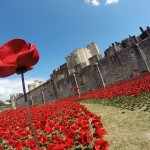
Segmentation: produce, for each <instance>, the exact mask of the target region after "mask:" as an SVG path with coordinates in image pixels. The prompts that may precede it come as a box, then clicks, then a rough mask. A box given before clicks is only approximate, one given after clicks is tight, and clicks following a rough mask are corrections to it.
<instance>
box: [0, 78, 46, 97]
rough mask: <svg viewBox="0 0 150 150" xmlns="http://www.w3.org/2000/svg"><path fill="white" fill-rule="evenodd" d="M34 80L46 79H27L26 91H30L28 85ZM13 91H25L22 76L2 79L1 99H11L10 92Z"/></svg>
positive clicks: (0, 87) (0, 86)
mask: <svg viewBox="0 0 150 150" xmlns="http://www.w3.org/2000/svg"><path fill="white" fill-rule="evenodd" d="M34 80H41V81H45V79H39V78H36V79H35V78H34V79H33V78H27V79H25V85H26V91H28V88H27V85H28V84H30V83H33V82H34ZM13 93H23V89H22V82H21V78H14V79H0V99H1V100H6V99H9V98H10V94H13Z"/></svg>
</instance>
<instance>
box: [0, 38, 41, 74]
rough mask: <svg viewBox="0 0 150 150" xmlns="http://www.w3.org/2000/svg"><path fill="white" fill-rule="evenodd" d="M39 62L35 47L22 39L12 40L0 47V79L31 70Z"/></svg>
mask: <svg viewBox="0 0 150 150" xmlns="http://www.w3.org/2000/svg"><path fill="white" fill-rule="evenodd" d="M38 60H39V53H38V51H37V49H36V46H35V45H34V44H32V43H27V42H26V41H25V40H23V39H13V40H11V41H8V42H7V43H5V44H4V45H2V46H1V47H0V77H7V76H10V75H13V74H14V73H17V74H20V73H24V72H26V71H29V70H31V69H32V66H33V65H35V64H36V63H37V62H38Z"/></svg>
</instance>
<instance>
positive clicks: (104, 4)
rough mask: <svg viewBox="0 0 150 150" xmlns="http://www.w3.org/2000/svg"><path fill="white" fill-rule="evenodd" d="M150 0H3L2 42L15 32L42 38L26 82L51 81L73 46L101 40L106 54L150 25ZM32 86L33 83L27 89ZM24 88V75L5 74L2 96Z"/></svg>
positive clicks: (33, 40) (0, 82) (0, 87)
mask: <svg viewBox="0 0 150 150" xmlns="http://www.w3.org/2000/svg"><path fill="white" fill-rule="evenodd" d="M149 6H150V0H0V46H2V45H3V44H4V43H5V42H7V41H9V40H11V39H13V38H23V39H24V40H26V41H27V42H31V43H34V44H36V47H37V49H38V51H39V53H40V59H39V62H38V63H37V64H36V65H35V66H34V69H33V70H31V71H29V72H27V73H25V81H26V87H27V85H28V84H29V83H32V82H33V80H43V81H46V80H48V79H49V78H50V74H52V72H53V70H54V69H57V68H59V67H60V66H61V65H62V64H64V63H65V57H66V56H67V55H69V54H70V53H71V52H72V51H73V50H75V49H77V48H81V47H86V46H87V45H88V44H89V43H91V42H95V43H96V44H97V46H98V48H99V51H100V53H101V54H102V55H103V54H104V51H105V50H106V49H107V48H108V47H109V46H110V45H111V43H114V42H121V40H123V39H125V38H127V37H128V36H129V35H136V36H138V35H139V34H140V33H141V32H140V30H139V27H140V26H141V27H143V29H146V26H150V9H149ZM26 90H27V91H28V89H26ZM18 92H22V86H21V77H20V76H19V75H12V76H10V77H7V78H0V99H3V100H5V99H9V95H10V94H12V93H18Z"/></svg>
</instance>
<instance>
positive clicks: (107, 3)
mask: <svg viewBox="0 0 150 150" xmlns="http://www.w3.org/2000/svg"><path fill="white" fill-rule="evenodd" d="M118 2H119V0H106V3H105V5H110V4H115V3H118Z"/></svg>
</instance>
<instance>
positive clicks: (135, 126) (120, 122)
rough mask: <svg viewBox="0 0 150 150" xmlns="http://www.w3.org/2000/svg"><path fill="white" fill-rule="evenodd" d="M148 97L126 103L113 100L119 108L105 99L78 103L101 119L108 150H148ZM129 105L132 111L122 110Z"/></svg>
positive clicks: (149, 124)
mask: <svg viewBox="0 0 150 150" xmlns="http://www.w3.org/2000/svg"><path fill="white" fill-rule="evenodd" d="M145 97H147V98H145ZM148 97H149V93H148V95H147V94H142V95H140V96H138V97H136V98H133V97H132V100H131V97H127V98H126V103H124V101H123V98H122V97H121V98H120V100H119V98H117V99H114V100H115V101H116V102H115V103H116V104H118V103H119V105H116V106H119V107H118V108H117V107H115V106H114V105H115V104H114V103H112V100H109V101H110V102H108V101H107V100H106V99H105V100H104V99H103V100H102V99H94V100H92V99H89V100H82V101H80V103H82V104H84V105H85V106H86V107H87V108H88V109H89V110H90V111H91V112H93V113H95V114H97V115H99V116H101V117H102V123H103V125H104V127H105V129H106V130H107V132H108V133H107V135H106V136H105V138H104V139H106V140H107V141H108V142H109V143H110V147H109V150H150V112H149V100H150V98H148ZM127 99H130V100H127ZM136 99H138V104H135V103H136ZM143 99H145V100H143ZM100 100H101V101H103V104H102V103H101V102H100ZM147 100H148V101H147ZM104 101H105V102H106V101H107V106H106V105H104V104H106V103H104ZM145 102H146V103H145ZM111 104H113V106H112V105H111ZM131 104H133V105H132V107H131V108H132V109H123V107H124V106H126V108H130V107H127V106H131ZM143 104H145V105H143ZM133 106H134V109H133ZM135 106H137V107H135ZM139 106H140V107H139ZM141 106H142V107H141ZM147 108H148V109H147ZM145 110H146V111H145Z"/></svg>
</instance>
